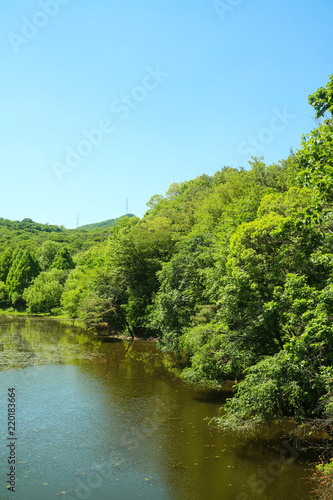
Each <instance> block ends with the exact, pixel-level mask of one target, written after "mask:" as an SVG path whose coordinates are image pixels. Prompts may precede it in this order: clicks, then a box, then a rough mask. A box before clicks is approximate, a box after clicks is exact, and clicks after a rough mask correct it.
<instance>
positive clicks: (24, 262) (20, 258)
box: [6, 250, 41, 303]
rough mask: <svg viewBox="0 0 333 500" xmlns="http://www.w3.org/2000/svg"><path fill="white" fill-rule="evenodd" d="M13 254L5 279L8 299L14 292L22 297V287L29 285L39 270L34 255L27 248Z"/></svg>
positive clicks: (16, 299) (16, 298)
mask: <svg viewBox="0 0 333 500" xmlns="http://www.w3.org/2000/svg"><path fill="white" fill-rule="evenodd" d="M14 254H15V252H14ZM14 254H13V257H14V261H13V264H12V266H11V268H10V270H9V273H8V276H7V281H6V286H7V292H8V296H9V299H12V297H13V294H14V293H15V292H16V294H17V295H18V296H19V297H22V294H23V291H24V289H25V288H27V287H28V286H29V285H30V283H31V281H32V279H33V278H35V277H36V276H38V274H39V273H40V271H41V269H40V266H39V263H38V261H37V259H36V257H35V256H34V254H32V253H30V252H29V251H28V250H25V251H24V252H23V253H22V251H21V252H17V253H16V256H15V255H14ZM17 295H15V301H16V303H18V297H17Z"/></svg>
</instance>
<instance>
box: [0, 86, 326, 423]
mask: <svg viewBox="0 0 333 500" xmlns="http://www.w3.org/2000/svg"><path fill="white" fill-rule="evenodd" d="M332 88H333V76H331V77H330V80H329V83H328V85H327V87H325V88H322V89H319V90H318V91H317V92H315V93H314V94H313V95H312V96H310V97H309V102H310V103H311V104H312V105H313V107H314V109H315V112H316V118H318V119H321V123H320V125H319V126H318V127H317V128H315V129H314V130H313V131H312V132H311V133H310V134H309V135H308V136H306V137H303V139H302V144H301V147H300V149H299V150H298V151H297V152H296V153H293V152H291V153H290V155H289V157H288V158H287V159H286V160H282V161H280V162H279V163H278V164H273V165H266V164H265V163H264V159H263V158H262V157H261V158H252V160H251V161H250V165H249V167H250V168H249V169H248V170H245V169H235V168H231V167H225V168H223V169H222V170H221V171H218V172H216V174H214V175H213V176H208V175H202V176H200V177H197V178H196V179H194V180H191V181H186V182H182V183H180V184H172V185H171V186H170V188H169V190H168V191H167V193H166V194H165V196H161V195H155V196H153V197H152V198H151V200H150V201H149V202H148V204H147V205H148V210H147V212H146V214H145V216H144V217H143V218H142V220H140V219H138V218H137V217H134V216H133V217H124V218H122V219H120V220H119V221H118V223H117V224H116V225H115V226H113V227H108V228H105V227H104V226H102V228H94V227H93V228H92V229H91V230H90V231H89V230H86V231H81V232H80V231H67V230H65V229H64V228H59V227H56V226H45V225H44V226H43V225H39V224H36V223H33V222H32V221H30V220H28V219H25V220H24V221H22V222H21V223H19V222H15V223H11V222H10V221H4V220H1V221H0V224H1V233H0V234H1V240H0V249H2V253H1V255H0V302H1V305H2V307H6V306H7V307H9V306H12V307H15V308H26V309H27V311H28V312H29V313H40V312H51V313H52V312H53V313H58V312H60V311H62V312H63V313H64V314H66V315H67V316H70V317H71V318H73V319H74V318H80V319H82V320H83V321H84V322H85V323H86V325H87V326H89V327H93V328H95V329H105V330H106V331H109V332H112V333H123V332H126V333H127V334H129V335H131V336H132V337H134V336H139V337H147V336H152V335H153V336H157V337H158V338H159V344H160V346H161V347H162V348H164V349H167V350H173V351H174V352H176V353H178V355H179V356H180V357H182V359H183V360H184V362H185V364H186V367H185V369H184V371H183V377H184V378H185V379H186V380H188V381H192V382H197V383H205V384H208V385H210V386H212V387H221V386H222V385H223V384H224V382H225V381H227V380H235V381H237V382H238V383H237V384H236V393H235V397H234V398H232V399H231V400H229V402H228V403H227V405H226V412H225V415H224V416H223V418H221V419H220V425H221V426H222V427H224V428H228V429H230V428H231V429H234V428H236V429H255V428H256V427H257V426H258V425H260V424H262V423H264V422H269V421H271V420H272V419H275V420H276V419H279V418H283V417H286V416H288V417H290V418H292V419H293V420H294V421H295V422H301V421H304V420H305V419H307V420H309V419H310V420H311V419H317V420H318V419H322V420H324V419H327V421H328V420H329V419H331V418H333V393H332V387H333V326H332V319H333V250H332V243H333V205H332V203H333V130H332V112H333V104H332ZM94 231H95V232H94ZM96 231H97V232H96Z"/></svg>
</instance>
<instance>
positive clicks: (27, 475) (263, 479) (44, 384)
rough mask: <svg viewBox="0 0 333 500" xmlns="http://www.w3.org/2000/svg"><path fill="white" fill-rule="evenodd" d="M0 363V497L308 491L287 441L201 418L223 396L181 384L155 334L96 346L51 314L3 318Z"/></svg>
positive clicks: (213, 496) (170, 499) (170, 498)
mask: <svg viewBox="0 0 333 500" xmlns="http://www.w3.org/2000/svg"><path fill="white" fill-rule="evenodd" d="M0 370H1V372H0V391H1V394H0V437H1V450H0V452H1V455H0V471H1V484H0V498H1V499H15V500H45V499H47V500H57V499H64V500H68V499H79V500H86V499H88V498H89V499H91V500H95V499H96V500H111V499H113V500H132V499H144V500H150V499H151V500H187V499H188V500H203V499H205V500H229V499H233V500H253V499H263V500H265V499H267V500H268V499H270V500H273V499H274V500H275V499H280V500H285V499H288V500H291V499H295V500H296V499H297V500H301V499H308V498H310V496H309V490H310V487H309V485H308V483H307V481H306V479H304V478H306V477H307V476H308V475H309V466H308V465H305V464H301V463H298V459H299V452H298V451H297V450H294V449H293V448H292V443H291V442H290V443H287V444H286V445H285V446H284V445H282V444H280V445H279V447H278V448H277V450H276V451H275V452H274V451H271V450H269V449H268V447H267V445H263V444H260V443H257V444H253V443H252V444H250V443H244V442H243V441H242V440H241V439H240V438H237V437H236V436H230V435H224V434H223V433H221V432H219V431H217V430H216V429H215V428H213V427H211V426H208V425H207V421H206V420H205V418H206V417H209V418H212V417H214V416H217V415H218V414H219V408H220V406H221V404H222V402H223V398H222V396H221V395H220V396H219V397H218V396H217V394H214V393H212V392H203V391H200V390H195V389H193V388H192V387H189V386H187V385H186V384H184V383H183V382H181V381H180V380H179V378H178V377H177V373H176V372H175V370H174V368H173V361H172V358H171V357H170V356H168V355H165V354H163V353H161V352H160V351H158V350H157V349H156V346H155V344H154V343H151V342H134V343H126V342H115V343H107V344H106V343H103V344H101V343H99V342H96V341H93V340H92V339H91V337H89V336H87V335H86V334H84V333H82V331H80V330H78V329H76V328H73V327H68V326H63V325H60V324H58V323H56V322H54V321H52V320H48V319H41V318H25V317H19V318H17V317H16V318H14V317H3V316H2V317H0ZM11 387H14V388H15V389H16V400H17V401H16V411H17V415H16V424H17V426H16V437H17V441H16V449H15V453H16V470H15V474H16V491H15V493H12V492H10V491H8V490H7V487H6V481H7V476H6V475H7V473H9V465H8V463H7V461H8V450H10V448H8V447H7V444H8V443H9V442H10V441H8V439H7V438H8V431H7V389H8V388H11ZM293 455H294V456H293ZM295 458H296V459H295Z"/></svg>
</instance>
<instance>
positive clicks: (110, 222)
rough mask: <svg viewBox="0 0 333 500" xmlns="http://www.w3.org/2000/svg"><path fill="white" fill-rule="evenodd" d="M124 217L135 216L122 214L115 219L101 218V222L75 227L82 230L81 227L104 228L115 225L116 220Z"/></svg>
mask: <svg viewBox="0 0 333 500" xmlns="http://www.w3.org/2000/svg"><path fill="white" fill-rule="evenodd" d="M124 217H135V216H134V214H126V215H122V216H121V217H118V218H117V219H108V220H103V221H102V222H95V223H93V224H86V225H84V226H79V227H78V228H76V229H77V230H82V229H84V230H85V229H88V230H89V229H98V228H106V227H110V226H115V225H116V224H117V222H118V221H119V220H120V219H123V218H124Z"/></svg>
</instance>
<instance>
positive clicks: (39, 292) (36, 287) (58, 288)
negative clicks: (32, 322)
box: [23, 269, 66, 314]
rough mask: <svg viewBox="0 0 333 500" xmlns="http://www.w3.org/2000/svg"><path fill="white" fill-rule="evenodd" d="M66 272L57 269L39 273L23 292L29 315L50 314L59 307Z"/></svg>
mask: <svg viewBox="0 0 333 500" xmlns="http://www.w3.org/2000/svg"><path fill="white" fill-rule="evenodd" d="M65 279H66V272H64V271H60V270H58V269H52V270H51V271H43V272H41V273H40V274H39V275H38V277H37V278H35V279H34V280H33V282H32V284H31V285H30V286H29V287H28V288H26V289H25V290H24V292H23V299H24V300H25V302H26V304H27V311H28V313H29V314H33V313H44V312H48V313H50V314H51V313H52V310H54V309H55V308H57V307H59V306H60V299H61V295H62V292H63V289H64V287H63V283H64V281H65Z"/></svg>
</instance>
